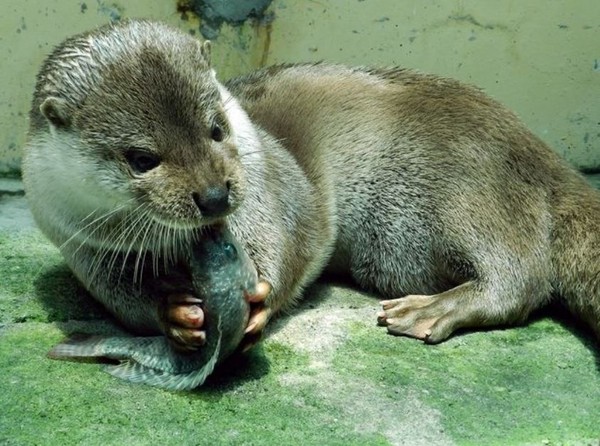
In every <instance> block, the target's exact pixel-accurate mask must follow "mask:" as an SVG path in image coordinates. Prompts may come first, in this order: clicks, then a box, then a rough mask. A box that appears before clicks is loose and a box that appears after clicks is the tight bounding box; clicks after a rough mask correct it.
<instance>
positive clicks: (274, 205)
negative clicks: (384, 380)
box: [23, 21, 600, 348]
mask: <svg viewBox="0 0 600 446" xmlns="http://www.w3.org/2000/svg"><path fill="white" fill-rule="evenodd" d="M23 176H24V183H25V187H26V192H27V196H28V197H29V200H30V203H31V208H32V212H33V214H34V217H35V219H36V221H37V223H38V225H39V226H40V228H41V229H42V231H43V232H44V233H45V234H46V235H47V236H48V237H49V238H50V239H51V240H52V241H53V242H54V243H55V244H56V245H57V246H59V247H60V248H61V251H62V253H63V255H64V257H65V259H66V261H67V263H68V264H69V265H70V267H71V268H72V269H73V271H74V273H75V274H76V276H77V277H78V278H79V279H80V280H81V281H82V282H83V284H84V285H85V286H86V287H87V288H88V289H89V290H90V292H91V294H92V295H94V296H95V297H96V298H97V299H98V300H100V301H101V302H102V303H104V305H105V306H106V307H107V308H108V309H109V310H111V311H112V312H113V314H115V316H116V317H117V318H119V319H120V320H121V321H123V323H125V324H126V325H127V326H129V327H130V328H131V329H132V330H135V331H140V332H144V333H151V334H154V333H164V334H165V335H166V336H167V337H169V338H170V339H171V340H172V341H173V342H175V343H178V344H179V345H181V346H183V347H186V346H187V347H191V348H198V346H199V345H201V343H202V341H203V340H202V337H203V335H202V333H203V331H202V322H201V320H202V314H201V311H200V310H198V308H194V311H193V316H194V319H193V320H192V317H191V316H189V312H188V307H187V306H186V302H185V299H181V298H179V299H173V298H172V295H173V294H172V293H171V294H170V293H169V292H165V293H164V294H165V297H164V298H163V299H150V298H149V296H150V295H151V294H152V293H150V292H149V290H148V289H147V288H145V287H147V286H148V283H149V282H152V281H148V280H142V279H143V278H144V277H146V276H148V275H152V276H153V277H159V278H161V280H163V281H164V282H165V283H169V282H173V279H170V276H171V275H172V274H171V272H172V270H173V268H175V269H176V268H177V266H176V265H177V262H180V261H181V257H182V253H183V252H185V251H186V250H188V249H189V245H190V243H191V242H190V240H191V237H190V234H191V233H192V232H193V231H195V230H196V229H197V228H198V227H201V226H204V225H210V224H212V223H214V222H216V221H226V222H227V225H228V226H229V227H230V229H231V231H232V233H233V234H234V235H235V236H236V238H237V239H238V240H239V241H240V243H241V245H242V246H243V248H244V250H245V251H246V252H247V253H248V255H249V256H250V258H251V259H252V261H253V262H254V264H255V266H256V269H257V271H258V273H259V276H260V278H261V280H262V282H261V284H262V288H261V291H260V292H257V294H256V296H254V297H253V298H252V299H251V300H252V302H253V304H254V310H253V315H252V316H251V318H250V322H249V323H248V327H247V329H246V331H247V334H248V336H249V337H252V336H258V335H260V333H261V331H262V330H263V328H264V327H265V325H266V324H267V322H268V320H269V319H270V318H271V317H272V316H273V315H274V314H277V313H278V312H280V311H281V310H283V309H285V308H289V307H290V306H291V305H293V304H294V302H295V301H296V300H297V299H298V297H299V296H300V295H301V293H302V290H303V289H304V288H305V287H306V286H307V285H308V284H310V283H311V282H312V281H313V280H314V279H315V278H316V277H317V276H319V275H320V274H321V273H323V272H324V271H331V272H335V273H338V274H339V273H341V274H346V275H348V276H349V277H351V278H352V279H353V280H354V281H355V282H356V283H357V284H358V285H359V286H360V287H362V288H364V289H366V290H369V291H372V292H374V293H377V294H378V295H381V296H383V297H384V299H385V300H383V301H382V303H381V304H382V311H381V312H379V314H378V315H376V318H377V321H378V323H379V324H380V325H382V326H385V327H387V330H388V332H389V333H392V334H396V335H406V336H411V337H414V338H417V339H421V340H423V341H425V342H427V343H438V342H441V341H444V340H445V339H447V338H448V337H450V336H451V335H452V334H453V333H455V332H456V331H457V330H459V329H465V328H466V329H476V328H480V327H489V326H499V325H512V324H518V323H523V322H524V321H526V320H527V318H528V317H529V315H530V314H531V312H532V311H534V310H535V309H537V308H540V307H542V306H544V305H546V304H548V303H549V302H550V301H552V300H560V301H561V302H563V303H564V304H565V305H566V306H567V307H568V308H569V309H570V310H571V311H572V312H573V313H574V314H575V315H576V316H578V317H580V318H581V319H583V320H584V321H585V322H586V323H587V324H588V325H589V326H590V327H591V328H592V330H594V332H595V333H596V335H598V336H600V265H599V262H598V259H600V192H598V191H596V190H594V189H593V188H592V187H591V186H590V185H588V183H587V182H586V180H585V178H583V177H582V176H581V175H580V174H579V173H578V172H576V171H575V169H574V168H572V167H571V166H569V165H568V163H567V162H566V161H564V160H562V159H561V158H560V157H559V156H558V155H557V154H556V153H555V152H554V151H553V150H552V149H550V148H549V147H548V146H547V145H546V144H545V143H544V142H542V141H541V140H540V139H539V138H538V137H536V136H535V135H533V134H532V133H531V132H530V131H529V130H528V129H526V128H525V126H524V125H523V124H522V123H521V122H520V121H519V119H518V118H517V117H516V116H515V114H513V113H512V112H510V111H509V110H507V109H506V108H505V107H504V106H502V105H501V104H500V103H498V102H497V101H495V100H493V99H491V98H490V97H489V96H487V95H486V94H485V93H483V92H482V91H481V90H479V89H477V88H475V87H472V86H469V85H466V84H463V83H460V82H458V81H455V80H452V79H447V78H443V77H439V76H435V75H430V74H422V73H419V72H416V71H412V70H408V69H401V68H389V69H377V68H365V67H356V68H351V67H346V66H341V65H330V64H325V63H317V64H290V65H280V66H274V67H268V68H265V69H261V70H258V71H256V72H253V73H250V74H248V75H246V76H242V77H238V78H235V79H232V80H230V81H228V82H226V83H224V84H223V83H221V82H219V81H218V80H217V78H216V75H215V73H214V70H213V69H212V68H211V66H210V51H209V46H208V45H207V44H202V43H199V42H198V41H197V40H196V39H194V38H193V37H191V36H189V35H187V34H185V33H183V32H181V31H178V30H175V29H172V28H169V27H167V26H166V25H163V24H160V23H156V22H148V21H125V22H120V23H117V24H112V25H108V26H104V27H102V28H99V29H97V30H94V31H92V32H90V33H86V34H82V35H78V36H75V37H73V38H71V39H68V40H67V41H65V42H64V43H63V44H62V45H60V46H59V47H58V48H57V49H56V50H55V51H54V52H53V53H52V54H51V55H50V56H49V58H48V59H47V60H46V62H45V64H44V65H43V68H42V70H41V72H40V74H39V76H38V82H37V86H36V90H35V95H34V100H33V106H32V111H31V126H30V131H29V137H28V142H27V144H26V147H25V153H24V159H23ZM173 265H175V266H173ZM175 275H176V274H175ZM153 283H154V284H156V280H155V281H153ZM166 288H168V287H166ZM179 295H180V294H179ZM165 305H166V306H167V308H168V311H166V312H165V311H161V308H164V307H165ZM164 314H167V315H168V316H161V315H164ZM374 318H375V315H374Z"/></svg>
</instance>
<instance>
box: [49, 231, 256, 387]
mask: <svg viewBox="0 0 600 446" xmlns="http://www.w3.org/2000/svg"><path fill="white" fill-rule="evenodd" d="M188 263H189V268H190V272H191V276H192V285H193V289H194V291H195V296H196V297H199V298H200V299H201V300H202V304H201V307H202V310H203V311H204V315H205V319H204V325H203V329H204V330H206V343H205V344H204V345H203V346H202V347H200V349H199V350H197V351H194V352H181V351H179V350H177V349H174V348H173V347H172V346H171V345H170V343H169V341H168V340H167V338H166V337H165V336H138V337H135V336H96V335H91V336H90V335H80V334H78V335H74V336H72V337H70V338H68V339H67V340H65V341H63V342H62V343H60V344H58V345H57V346H55V347H54V348H53V349H52V350H51V351H50V352H49V353H48V356H50V357H51V358H53V359H69V358H72V359H75V358H78V359H85V358H108V359H111V360H115V361H118V362H117V363H116V364H108V365H105V366H104V369H105V371H106V372H108V373H110V374H111V375H113V376H116V377H118V378H121V379H124V380H126V381H130V382H133V383H143V384H148V385H151V386H155V387H161V388H164V389H167V390H174V391H180V390H191V389H194V388H196V387H199V386H201V385H202V384H203V383H204V382H205V380H206V378H207V377H208V376H209V375H210V374H211V373H212V372H213V371H214V369H215V367H216V366H217V364H218V363H220V362H222V361H223V360H224V359H226V358H227V357H228V356H230V355H231V353H233V352H234V351H235V350H236V348H237V346H238V345H239V344H240V342H241V340H242V338H243V337H244V330H245V328H246V325H247V323H248V319H249V317H250V306H249V304H248V302H247V301H246V300H245V299H244V294H245V293H249V294H253V293H255V292H256V286H257V284H258V275H257V272H256V268H255V267H254V264H253V262H252V260H251V259H250V258H249V257H248V254H247V253H246V252H245V251H244V249H243V248H242V247H241V246H240V244H239V242H238V241H237V240H236V239H235V237H234V236H233V234H232V233H231V232H230V231H229V229H228V228H227V227H226V226H220V227H217V228H210V229H208V230H206V231H204V233H203V235H202V238H201V239H200V240H199V241H198V242H197V243H195V244H194V245H193V246H192V248H191V256H190V259H189V262H188Z"/></svg>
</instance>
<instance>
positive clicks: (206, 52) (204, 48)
mask: <svg viewBox="0 0 600 446" xmlns="http://www.w3.org/2000/svg"><path fill="white" fill-rule="evenodd" d="M210 50H211V44H210V40H205V41H204V42H202V44H201V45H200V53H202V57H204V60H206V63H207V64H208V66H209V67H210Z"/></svg>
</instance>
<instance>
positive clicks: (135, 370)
mask: <svg viewBox="0 0 600 446" xmlns="http://www.w3.org/2000/svg"><path fill="white" fill-rule="evenodd" d="M220 351H221V339H220V338H219V340H218V341H217V346H216V348H215V351H214V352H213V355H212V356H211V358H210V359H209V361H208V362H207V363H206V364H205V365H204V366H203V367H202V368H200V369H198V370H194V371H192V372H189V373H177V374H171V373H168V372H164V371H162V370H157V369H153V368H150V367H147V366H145V365H142V364H140V363H139V362H135V361H131V360H126V361H122V362H121V363H120V364H118V365H109V366H106V367H105V370H106V371H107V372H108V373H110V374H111V375H113V376H116V377H117V378H121V379H124V380H126V381H130V382H133V383H143V384H148V385H150V386H155V387H161V388H163V389H167V390H191V389H194V388H196V387H198V386H200V385H202V384H203V383H204V381H206V378H207V377H208V375H210V374H211V373H212V372H213V370H214V369H215V366H216V365H217V361H218V359H219V353H220Z"/></svg>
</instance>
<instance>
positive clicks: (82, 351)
mask: <svg viewBox="0 0 600 446" xmlns="http://www.w3.org/2000/svg"><path fill="white" fill-rule="evenodd" d="M103 339H104V338H102V337H101V336H91V335H86V334H82V333H76V334H73V335H71V336H70V337H68V338H66V339H65V340H64V341H62V342H61V343H60V344H58V345H57V346H55V347H54V348H53V349H52V350H50V351H49V352H48V357H49V358H52V359H68V358H96V357H101V356H105V355H104V353H103V351H101V350H100V349H99V348H98V347H99V345H100V341H102V340H103Z"/></svg>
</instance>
